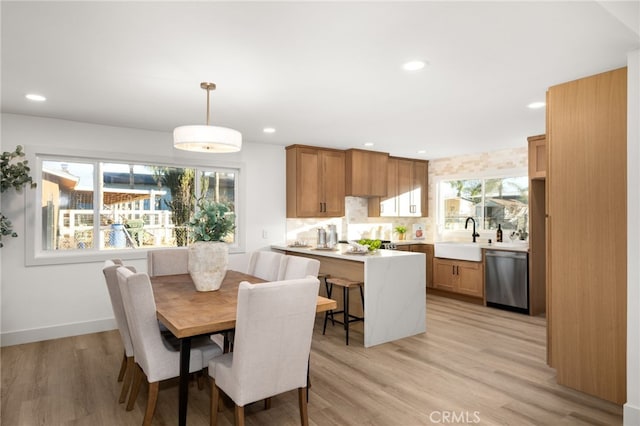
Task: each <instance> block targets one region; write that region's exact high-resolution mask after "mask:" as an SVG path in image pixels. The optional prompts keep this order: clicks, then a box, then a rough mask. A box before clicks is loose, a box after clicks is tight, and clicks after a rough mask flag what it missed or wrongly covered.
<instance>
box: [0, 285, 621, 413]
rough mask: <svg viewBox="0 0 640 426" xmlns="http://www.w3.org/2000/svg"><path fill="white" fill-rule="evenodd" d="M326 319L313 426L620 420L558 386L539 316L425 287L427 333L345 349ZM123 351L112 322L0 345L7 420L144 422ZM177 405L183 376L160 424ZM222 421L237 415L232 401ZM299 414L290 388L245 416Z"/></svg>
mask: <svg viewBox="0 0 640 426" xmlns="http://www.w3.org/2000/svg"><path fill="white" fill-rule="evenodd" d="M321 319H322V318H321V317H320V316H319V317H318V320H317V322H316V328H315V335H314V338H313V347H312V354H311V381H312V388H311V391H310V400H309V421H310V424H311V425H341V426H342V425H385V426H386V425H394V426H395V425H402V426H410V425H430V424H464V423H465V421H466V424H479V425H518V426H519V425H569V424H571V425H580V424H588V425H619V424H622V417H621V416H622V408H621V407H619V406H616V405H613V404H611V403H608V402H605V401H602V400H599V399H597V398H593V397H590V396H588V395H585V394H582V393H579V392H576V391H572V390H571V389H568V388H564V387H562V386H560V385H557V384H556V383H555V377H554V371H553V370H552V369H550V368H549V367H547V366H546V364H545V341H546V337H545V324H544V319H543V318H531V317H528V316H525V315H519V314H512V313H510V312H504V311H499V310H495V309H491V308H485V307H482V306H477V305H471V304H467V303H464V302H459V301H454V300H450V299H445V298H441V297H437V296H431V295H429V297H428V302H427V333H426V334H423V335H419V336H414V337H411V338H407V339H402V340H400V341H397V342H393V343H388V344H384V345H380V346H376V347H373V348H368V349H365V348H364V347H363V346H362V341H363V339H362V337H363V336H362V333H361V332H357V331H356V332H354V333H353V334H351V336H350V337H351V338H350V345H349V346H348V347H347V346H345V345H344V332H343V330H342V329H341V328H340V326H339V325H336V326H335V327H331V326H330V325H329V326H328V327H327V334H326V335H325V336H323V335H322V321H321ZM361 327H362V326H361V325H360V324H356V325H354V329H355V330H358V328H360V330H361ZM121 356H122V345H121V343H120V339H119V336H118V334H117V332H116V331H111V332H105V333H95V334H89V335H84V336H78V337H70V338H64V339H58V340H51V341H45V342H39V343H31V344H26V345H19V346H11V347H6V348H2V358H1V362H2V412H1V417H0V423H1V424H2V425H6V426H13V425H29V426H30V425H47V426H48V425H90V426H100V425H139V424H141V423H142V417H143V413H144V403H145V401H146V397H147V393H146V390H145V389H142V390H141V391H140V395H139V397H138V401H137V404H136V407H135V408H134V410H133V411H131V412H127V411H125V410H124V406H123V405H122V404H118V402H117V399H118V394H119V391H120V383H118V382H117V381H116V376H117V374H118V369H119V367H120V361H121ZM208 400H209V391H208V389H205V390H202V391H199V390H198V388H197V387H196V386H195V385H193V386H191V388H190V393H189V415H188V424H189V425H205V424H208V421H209V412H208ZM177 412H178V392H177V382H176V381H169V382H167V383H165V384H164V385H163V386H161V389H160V395H159V398H158V407H157V410H156V414H155V416H154V421H153V424H154V425H174V424H177ZM446 416H449V417H446ZM218 418H219V421H220V424H221V425H229V424H233V413H232V411H231V410H229V409H225V411H224V412H223V413H221V415H220V416H219V417H218ZM298 419H299V417H298V406H297V395H296V392H295V391H294V392H290V393H287V394H284V395H281V396H278V397H275V398H274V399H273V402H272V408H271V409H270V410H268V411H263V410H262V404H254V405H251V406H250V407H248V408H247V409H246V422H247V424H248V425H278V426H280V425H297V424H299V420H298ZM445 420H449V422H446V421H445ZM453 420H455V421H453Z"/></svg>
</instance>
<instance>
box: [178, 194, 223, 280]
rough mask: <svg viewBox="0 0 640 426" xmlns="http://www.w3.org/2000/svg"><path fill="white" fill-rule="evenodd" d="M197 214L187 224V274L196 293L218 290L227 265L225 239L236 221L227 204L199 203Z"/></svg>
mask: <svg viewBox="0 0 640 426" xmlns="http://www.w3.org/2000/svg"><path fill="white" fill-rule="evenodd" d="M196 205H197V208H198V209H197V211H196V212H195V213H194V214H193V216H192V217H191V219H190V220H189V225H188V226H189V237H190V239H191V243H190V244H189V274H191V278H192V279H193V282H194V284H195V286H196V290H198V291H214V290H218V289H219V288H220V285H221V284H222V280H223V279H224V276H225V274H226V272H227V265H228V263H229V247H228V246H227V243H225V242H224V238H225V237H226V236H227V235H228V234H229V233H230V232H232V231H233V230H234V229H235V217H234V214H233V213H232V212H231V209H230V208H229V205H228V204H225V203H218V202H215V201H211V200H207V199H205V198H204V197H203V198H200V199H198V201H197V203H196Z"/></svg>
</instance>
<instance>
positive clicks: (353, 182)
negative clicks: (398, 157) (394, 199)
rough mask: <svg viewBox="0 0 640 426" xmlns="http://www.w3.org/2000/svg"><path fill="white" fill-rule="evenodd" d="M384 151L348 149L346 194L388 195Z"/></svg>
mask: <svg viewBox="0 0 640 426" xmlns="http://www.w3.org/2000/svg"><path fill="white" fill-rule="evenodd" d="M388 158H389V154H387V153H384V152H374V151H364V150H359V149H350V150H348V151H346V172H347V173H346V178H347V180H346V195H349V196H354V197H382V196H385V195H387V159H388Z"/></svg>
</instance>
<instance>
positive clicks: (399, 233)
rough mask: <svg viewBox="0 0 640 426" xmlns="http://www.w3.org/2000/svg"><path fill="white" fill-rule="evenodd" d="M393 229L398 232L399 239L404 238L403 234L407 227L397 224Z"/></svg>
mask: <svg viewBox="0 0 640 426" xmlns="http://www.w3.org/2000/svg"><path fill="white" fill-rule="evenodd" d="M393 230H394V231H395V232H396V234H398V239H399V240H404V236H405V234H406V233H407V227H406V226H404V225H398V226H396V227H395V228H393Z"/></svg>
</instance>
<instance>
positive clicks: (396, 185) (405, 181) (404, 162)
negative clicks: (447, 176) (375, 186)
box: [369, 157, 429, 217]
mask: <svg viewBox="0 0 640 426" xmlns="http://www.w3.org/2000/svg"><path fill="white" fill-rule="evenodd" d="M428 171H429V163H428V162H427V161H425V160H413V159H408V158H394V157H389V161H388V173H389V174H388V177H387V196H386V197H373V198H370V199H369V216H370V217H424V216H428V213H429V212H428V202H427V200H428Z"/></svg>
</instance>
